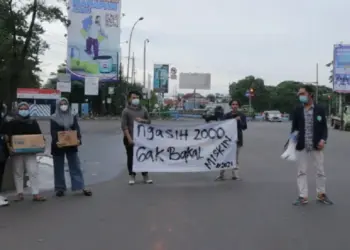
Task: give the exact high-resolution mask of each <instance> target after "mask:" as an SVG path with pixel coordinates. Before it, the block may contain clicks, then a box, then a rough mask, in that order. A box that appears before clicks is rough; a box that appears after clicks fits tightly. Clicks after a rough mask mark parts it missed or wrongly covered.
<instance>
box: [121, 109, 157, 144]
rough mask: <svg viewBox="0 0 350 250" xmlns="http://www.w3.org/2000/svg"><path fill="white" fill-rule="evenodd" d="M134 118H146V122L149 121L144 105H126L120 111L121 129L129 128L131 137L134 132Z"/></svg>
mask: <svg viewBox="0 0 350 250" xmlns="http://www.w3.org/2000/svg"><path fill="white" fill-rule="evenodd" d="M136 118H141V119H144V120H147V123H148V124H150V123H151V120H150V118H149V114H148V111H147V110H146V109H145V108H144V107H142V106H138V107H134V106H130V105H129V106H127V107H126V108H125V109H124V110H123V112H122V131H125V130H129V133H130V136H131V138H132V137H133V134H134V121H135V120H136Z"/></svg>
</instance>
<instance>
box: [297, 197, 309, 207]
mask: <svg viewBox="0 0 350 250" xmlns="http://www.w3.org/2000/svg"><path fill="white" fill-rule="evenodd" d="M308 203H309V201H308V200H307V198H304V197H298V199H296V200H295V201H294V202H293V205H294V206H302V205H306V204H308Z"/></svg>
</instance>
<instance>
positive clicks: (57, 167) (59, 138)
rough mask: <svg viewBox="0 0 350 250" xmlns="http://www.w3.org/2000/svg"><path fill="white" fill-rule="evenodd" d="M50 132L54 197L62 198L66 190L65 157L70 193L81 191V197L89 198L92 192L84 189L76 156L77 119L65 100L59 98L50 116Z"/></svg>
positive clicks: (78, 135)
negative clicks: (70, 184)
mask: <svg viewBox="0 0 350 250" xmlns="http://www.w3.org/2000/svg"><path fill="white" fill-rule="evenodd" d="M50 130H51V137H52V140H51V154H52V157H53V168H54V182H55V192H56V196H57V197H62V196H64V194H65V191H66V190H67V187H66V181H65V175H64V159H65V157H67V161H68V167H69V174H70V178H71V183H72V191H82V193H83V195H85V196H91V195H92V192H91V191H90V190H88V189H86V188H85V184H84V177H83V173H82V170H81V167H80V159H79V156H78V146H80V145H81V133H80V127H79V124H78V118H77V117H76V116H75V115H73V114H72V113H71V110H70V108H69V102H68V100H67V99H66V98H61V99H60V100H59V101H58V102H57V105H56V112H55V113H54V114H53V115H52V116H51V122H50Z"/></svg>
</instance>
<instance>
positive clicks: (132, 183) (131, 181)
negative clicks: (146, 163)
mask: <svg viewBox="0 0 350 250" xmlns="http://www.w3.org/2000/svg"><path fill="white" fill-rule="evenodd" d="M134 184H135V176H130V179H129V185H134Z"/></svg>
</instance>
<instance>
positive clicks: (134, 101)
mask: <svg viewBox="0 0 350 250" xmlns="http://www.w3.org/2000/svg"><path fill="white" fill-rule="evenodd" d="M131 104H132V105H135V106H137V105H139V104H140V99H132V100H131Z"/></svg>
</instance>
